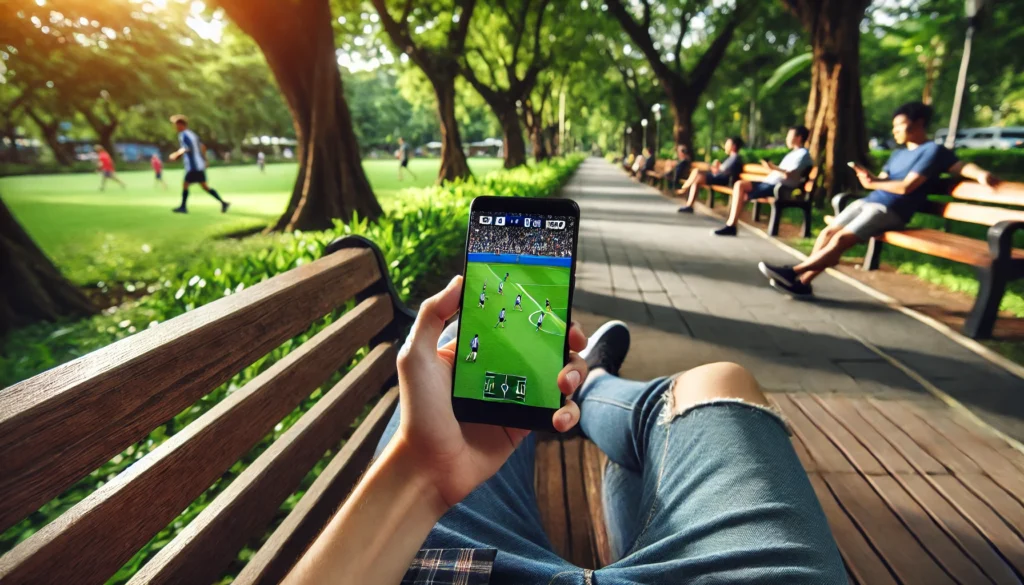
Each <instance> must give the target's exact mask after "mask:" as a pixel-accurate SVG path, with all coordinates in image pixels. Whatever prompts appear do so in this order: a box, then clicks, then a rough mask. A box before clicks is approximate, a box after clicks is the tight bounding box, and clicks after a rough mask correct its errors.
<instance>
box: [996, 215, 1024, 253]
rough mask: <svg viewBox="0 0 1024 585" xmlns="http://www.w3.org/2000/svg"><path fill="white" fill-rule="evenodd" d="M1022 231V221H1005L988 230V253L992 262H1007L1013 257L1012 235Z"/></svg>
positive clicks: (1023, 222)
mask: <svg viewBox="0 0 1024 585" xmlns="http://www.w3.org/2000/svg"><path fill="white" fill-rule="evenodd" d="M1019 229H1024V221H1013V220H1006V221H1001V222H999V223H997V224H995V225H993V226H992V227H990V228H988V251H989V254H991V255H992V261H993V262H995V261H997V260H1009V259H1010V258H1012V255H1013V235H1014V234H1015V233H1016V232H1017V230H1019Z"/></svg>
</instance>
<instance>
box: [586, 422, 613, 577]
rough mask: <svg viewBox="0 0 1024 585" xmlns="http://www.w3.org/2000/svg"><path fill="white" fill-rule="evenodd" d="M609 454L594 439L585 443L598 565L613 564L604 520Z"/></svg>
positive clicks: (591, 516)
mask: <svg viewBox="0 0 1024 585" xmlns="http://www.w3.org/2000/svg"><path fill="white" fill-rule="evenodd" d="M607 463H608V456H607V455H605V454H604V452H603V451H601V449H600V448H598V446H597V445H595V444H594V443H593V442H592V441H584V443H583V481H584V484H585V486H586V489H587V507H588V508H589V509H590V523H591V525H592V526H593V529H594V546H595V548H596V549H597V551H596V552H597V566H598V567H606V566H608V565H610V564H612V562H613V561H612V550H611V542H609V540H608V526H607V525H606V524H605V521H604V500H603V494H604V466H605V465H606V464H607Z"/></svg>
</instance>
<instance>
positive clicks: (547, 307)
mask: <svg viewBox="0 0 1024 585" xmlns="http://www.w3.org/2000/svg"><path fill="white" fill-rule="evenodd" d="M544 310H545V311H547V312H549V313H550V312H551V300H550V299H544Z"/></svg>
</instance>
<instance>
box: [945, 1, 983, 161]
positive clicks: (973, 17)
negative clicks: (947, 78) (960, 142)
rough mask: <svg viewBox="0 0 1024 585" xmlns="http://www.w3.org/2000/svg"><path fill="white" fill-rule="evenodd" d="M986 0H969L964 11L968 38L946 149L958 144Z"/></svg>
mask: <svg viewBox="0 0 1024 585" xmlns="http://www.w3.org/2000/svg"><path fill="white" fill-rule="evenodd" d="M982 4H984V0H967V1H966V2H965V4H964V11H965V12H966V13H967V36H965V37H964V55H963V57H962V58H961V59H960V74H959V75H958V76H957V78H956V95H955V96H953V111H952V113H950V115H949V130H948V132H947V133H946V143H945V145H946V148H953V146H954V145H955V144H956V130H957V127H958V126H959V125H960V108H961V106H962V105H963V101H964V88H965V86H966V85H967V66H968V64H970V62H971V42H972V41H973V40H974V29H975V27H976V26H977V24H978V11H980V10H981V6H982Z"/></svg>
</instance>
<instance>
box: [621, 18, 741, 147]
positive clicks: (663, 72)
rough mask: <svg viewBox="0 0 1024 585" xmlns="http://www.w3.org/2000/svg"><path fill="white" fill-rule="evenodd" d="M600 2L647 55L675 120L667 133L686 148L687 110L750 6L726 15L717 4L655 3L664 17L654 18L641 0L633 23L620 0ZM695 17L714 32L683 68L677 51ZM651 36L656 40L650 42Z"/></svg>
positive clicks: (689, 124) (690, 140) (689, 129)
mask: <svg viewBox="0 0 1024 585" xmlns="http://www.w3.org/2000/svg"><path fill="white" fill-rule="evenodd" d="M605 4H606V6H607V7H608V12H610V13H611V14H612V16H614V17H615V18H616V19H617V20H618V21H619V23H620V24H621V25H622V28H623V30H625V31H626V33H627V34H628V35H629V37H630V38H631V39H632V40H633V43H634V44H636V46H637V47H638V48H639V49H640V51H641V52H642V53H643V54H644V56H645V57H647V61H648V62H649V63H650V66H651V69H652V70H653V73H654V75H655V76H656V77H657V78H658V80H659V81H660V82H661V85H662V88H663V89H664V90H665V94H666V96H667V97H668V101H669V106H670V107H671V109H672V115H673V117H674V118H675V122H674V124H673V127H672V134H673V137H674V138H675V141H676V143H678V144H685V145H687V146H689V147H691V148H692V146H693V124H692V118H693V112H694V110H695V109H696V107H697V104H698V102H699V100H700V96H701V94H702V93H703V92H704V90H705V89H706V88H707V86H708V84H709V83H710V82H711V76H712V74H714V72H715V69H716V68H717V67H718V63H719V62H720V61H721V59H722V56H723V55H725V50H726V48H727V47H728V46H729V42H730V41H731V40H732V37H733V33H734V32H735V30H736V27H737V26H739V24H740V22H741V21H742V20H743V18H744V17H745V16H746V15H747V14H748V13H749V12H750V10H751V9H752V7H751V5H750V4H749V3H747V4H742V3H741V4H739V5H737V7H736V8H735V9H734V10H733V11H732V13H731V14H729V13H724V14H723V13H722V10H721V9H719V8H716V6H717V5H718V3H708V2H699V1H692V2H691V1H685V0H684V1H681V2H674V3H672V5H671V7H670V8H668V9H664V8H665V6H659V10H658V13H659V14H666V13H667V16H666V17H665V18H662V17H659V18H657V22H655V19H654V18H653V15H652V11H651V4H650V2H649V0H641V14H640V20H639V22H638V21H637V20H636V18H634V16H633V12H632V11H631V9H630V8H627V6H626V5H625V4H623V1H622V0H606V3H605ZM698 15H701V17H702V18H701V20H702V21H703V22H704V24H705V28H706V29H708V30H714V38H713V39H712V40H711V43H710V44H709V45H708V48H707V50H705V52H704V53H703V54H702V55H701V56H700V58H699V59H698V60H697V62H696V64H695V65H694V66H693V67H692V68H691V69H690V70H689V71H687V70H686V69H685V65H684V62H683V61H684V59H683V57H684V55H683V53H682V50H683V47H684V45H686V44H688V43H687V41H688V39H689V38H690V37H689V36H688V33H689V31H688V28H689V25H690V23H691V22H692V21H695V20H697V19H696V17H697V16H698ZM715 17H718V18H719V19H720V20H724V22H718V23H716V24H717V25H714V24H713V23H712V19H714V18H715ZM655 25H657V27H656V26H655ZM673 36H674V40H673V41H672V43H671V48H668V47H666V46H665V44H668V43H665V44H663V42H664V41H667V40H668V39H669V38H671V37H673ZM655 38H657V39H659V40H657V41H656V40H655ZM691 42H692V41H691ZM665 49H668V50H667V51H666V50H665Z"/></svg>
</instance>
